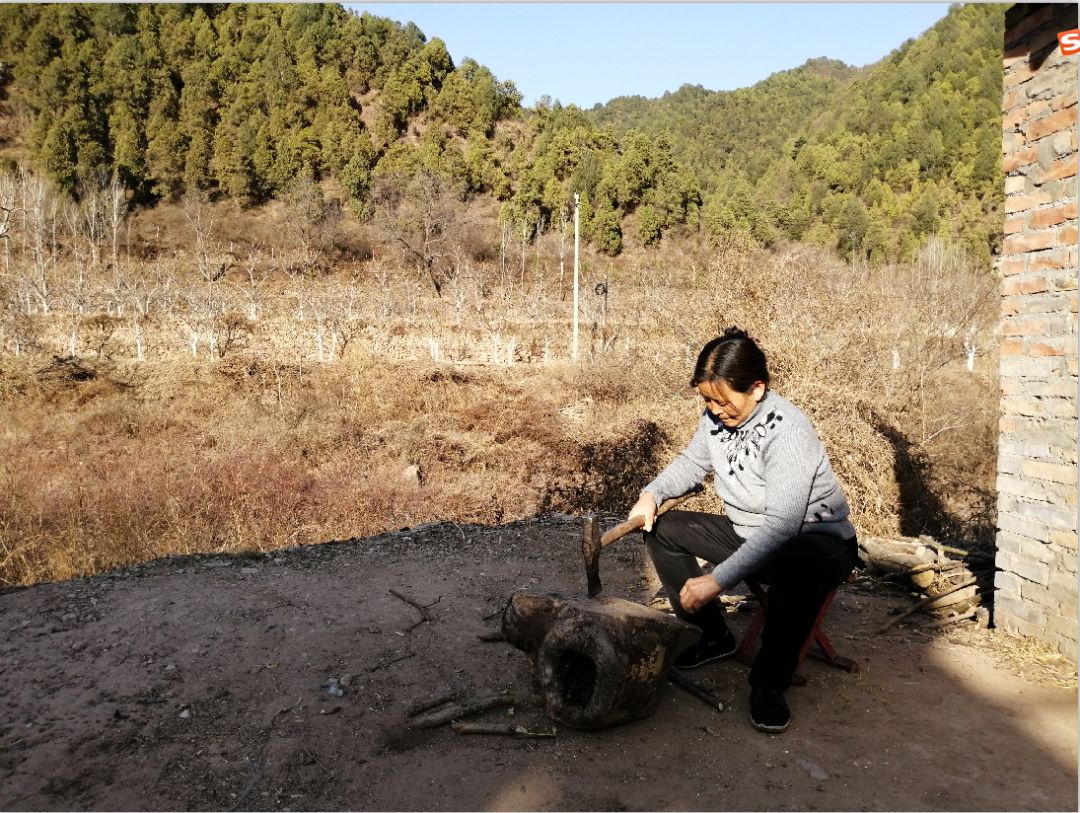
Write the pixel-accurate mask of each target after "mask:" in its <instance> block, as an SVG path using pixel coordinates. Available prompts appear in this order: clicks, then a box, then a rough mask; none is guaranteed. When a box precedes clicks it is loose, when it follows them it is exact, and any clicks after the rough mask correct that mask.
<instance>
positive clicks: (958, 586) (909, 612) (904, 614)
mask: <svg viewBox="0 0 1080 813" xmlns="http://www.w3.org/2000/svg"><path fill="white" fill-rule="evenodd" d="M973 584H975V579H974V578H971V579H968V580H967V581H962V582H960V584H954V585H953V586H952V587H949V588H948V589H946V590H942V591H941V592H940V593H934V594H933V595H930V596H927V597H926V598H924V599H923V600H922V601H920V602H918V603H916V604H914V605H913V606H911V607H910V608H908V609H907V610H904V612H902V613H900V615H897V616H894V617H893V618H890V619H889V620H888V621H887V622H886V623H884V624H882V625H881V626H880V627H878V628H877V629H876V630H874V632H876V633H878V634H879V635H880V634H881V633H883V632H888V631H889V630H890V629H892V628H893V627H894V626H896V625H897V624H899V623H900V622H901V621H903V620H904V619H905V618H907V617H908V616H909V615H912V614H913V613H916V612H918V611H919V610H921V609H922V608H923V607H926V606H927V605H929V604H932V603H933V602H935V601H937V600H938V599H941V598H944V597H945V596H947V595H949V594H950V593H955V592H956V591H957V590H963V589H964V588H965V587H971V586H972V585H973Z"/></svg>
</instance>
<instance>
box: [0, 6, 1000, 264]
mask: <svg viewBox="0 0 1080 813" xmlns="http://www.w3.org/2000/svg"><path fill="white" fill-rule="evenodd" d="M1002 26H1003V6H1000V5H976V4H972V5H968V6H962V7H961V6H957V7H955V8H953V9H952V10H951V11H950V12H949V14H948V16H947V17H946V18H945V19H943V20H942V21H941V22H939V23H938V24H937V25H935V26H934V27H933V28H932V29H931V30H930V31H928V32H927V33H926V34H925V35H924V36H922V37H920V38H919V39H918V40H915V41H909V42H907V43H905V44H904V45H903V46H901V47H900V48H898V49H897V50H896V51H895V52H894V53H892V54H891V55H890V56H889V57H887V58H886V59H884V60H882V61H881V62H880V63H877V64H876V65H873V66H870V67H868V68H866V69H863V70H855V69H852V68H849V67H847V66H845V65H843V64H842V63H839V62H836V61H834V60H829V59H817V60H811V61H810V62H807V63H806V64H805V65H803V66H802V67H800V68H797V69H795V70H791V71H785V72H781V73H778V74H775V75H773V76H771V77H769V78H768V79H766V80H764V81H762V82H760V83H758V84H757V85H755V86H753V87H751V88H745V89H742V90H737V91H733V92H725V93H717V92H713V91H709V90H706V89H704V88H703V87H700V86H686V87H683V88H681V89H680V90H678V91H677V92H674V93H670V94H667V95H665V96H664V97H663V98H661V99H656V100H646V99H643V98H640V97H629V98H621V99H615V100H613V101H612V102H610V103H609V104H608V105H606V106H603V107H598V108H594V109H593V110H591V111H587V112H586V111H582V110H579V109H578V108H576V107H574V106H572V105H571V106H566V107H564V106H562V105H560V104H558V103H554V104H552V103H549V102H547V101H544V102H541V103H539V104H537V105H536V107H534V108H532V109H522V107H521V96H520V94H519V93H518V92H517V90H516V88H515V87H514V85H513V82H512V81H508V80H502V81H500V80H499V79H498V78H496V77H495V76H494V75H493V74H492V73H491V71H490V70H488V69H487V68H485V67H484V66H482V65H480V64H478V63H476V62H475V61H473V60H470V59H466V60H464V61H463V62H462V63H461V64H460V65H454V64H453V61H452V60H451V58H450V56H449V54H448V53H447V50H446V48H445V45H444V44H443V42H442V41H441V40H439V39H437V38H434V39H430V40H428V39H427V38H426V37H425V35H424V33H422V32H421V31H420V30H419V29H417V28H416V27H415V26H414V25H412V24H408V25H403V24H401V23H397V22H393V21H391V20H388V19H384V18H379V17H374V16H371V15H369V14H364V15H356V14H352V13H350V12H348V11H346V10H345V9H343V8H342V7H340V6H336V5H307V4H299V5H247V4H235V5H230V4H218V5H212V4H204V5H197V6H196V5H154V4H148V5H134V4H128V5H121V4H101V5H68V4H59V5H7V6H3V7H0V94H2V95H3V96H6V102H5V104H6V107H7V108H8V110H9V113H8V118H9V119H10V121H8V122H7V123H6V126H5V127H4V128H3V129H2V130H0V132H9V133H11V135H10V136H9V137H8V138H7V140H6V141H3V142H0V151H2V152H0V155H4V156H6V158H7V160H8V161H9V162H10V161H18V162H20V163H25V164H27V165H29V166H30V167H33V168H35V169H37V170H38V171H44V172H45V173H47V174H48V176H49V177H51V178H52V179H53V180H54V181H55V182H56V184H57V185H58V186H59V187H60V188H61V189H62V190H64V191H66V192H67V193H70V194H72V195H75V196H78V194H79V191H80V189H82V188H86V187H88V186H93V185H98V186H100V184H101V179H102V178H108V177H110V176H113V175H115V176H116V177H117V178H118V179H119V181H120V182H121V183H122V184H123V186H124V187H126V188H127V189H128V190H129V194H130V195H131V196H132V198H133V200H134V201H135V202H136V203H138V204H140V205H144V206H150V205H153V204H154V203H155V202H156V201H158V200H168V199H175V198H178V197H180V196H181V195H183V194H184V193H186V192H189V191H199V192H201V193H204V194H205V195H209V196H211V197H230V198H234V199H238V200H240V201H242V202H244V203H245V205H249V204H258V203H261V202H264V201H267V200H269V199H271V198H275V197H288V196H289V195H290V194H291V193H292V192H293V191H294V190H295V189H296V187H297V186H298V185H300V186H301V187H302V186H303V184H304V183H308V184H310V181H311V180H315V181H320V182H323V183H322V186H323V187H324V188H325V187H326V185H327V184H326V182H328V181H333V182H334V184H336V188H337V189H340V190H341V193H342V194H344V195H345V196H346V197H347V198H349V199H350V200H351V201H352V202H353V203H354V209H355V211H356V212H357V213H358V214H359V215H360V216H361V217H370V216H373V215H374V214H375V213H376V212H377V211H379V210H382V211H383V212H384V213H385V212H386V211H390V210H397V209H400V208H401V207H402V206H403V204H404V203H405V202H407V201H410V200H411V201H414V202H417V201H419V203H418V204H417V205H418V206H419V208H423V205H422V204H425V203H426V204H428V205H429V208H430V204H431V202H432V201H433V200H440V201H445V200H449V201H456V202H457V205H459V206H463V205H465V204H466V203H467V202H468V201H469V200H471V199H474V198H476V197H481V198H485V199H488V200H493V201H496V202H497V203H498V204H499V209H498V211H499V212H500V221H501V225H502V227H503V231H504V234H513V235H515V239H519V240H523V241H525V242H529V241H532V240H535V239H536V238H537V237H538V236H539V235H541V234H543V233H544V232H545V231H548V230H551V229H553V228H558V227H560V226H561V225H562V226H564V225H565V223H566V222H567V219H568V212H569V207H570V204H571V201H572V199H573V195H574V193H579V194H580V195H581V197H582V224H583V232H584V235H585V237H586V239H587V240H589V241H591V243H592V244H593V245H594V246H595V247H596V248H598V249H600V250H602V251H604V252H606V253H608V254H617V253H618V252H619V251H620V250H621V249H622V248H623V246H624V244H625V243H627V242H629V243H633V244H638V245H646V246H648V245H655V244H657V243H659V242H660V241H661V239H663V238H664V236H665V235H668V236H673V235H677V234H687V235H690V236H700V237H704V238H707V239H708V240H711V241H713V242H715V243H727V244H735V245H759V246H766V247H767V246H772V245H774V244H776V243H777V242H779V241H782V240H792V241H803V242H810V243H815V244H818V245H822V246H826V247H830V248H835V249H837V250H838V251H839V252H840V253H842V254H843V255H844V256H847V257H852V258H856V257H859V258H866V259H869V260H871V261H874V262H878V261H896V260H906V259H910V258H911V257H913V256H914V254H915V252H916V251H917V250H918V248H919V246H920V245H922V244H923V243H924V242H925V241H926V240H927V239H928V238H929V237H931V236H940V237H944V238H946V239H951V240H954V241H960V242H962V243H963V245H964V246H965V247H966V248H967V250H968V251H969V253H970V254H971V255H972V256H973V257H974V258H976V259H977V260H979V261H980V262H981V263H982V264H984V265H988V263H989V259H990V257H991V254H992V252H993V250H994V248H995V246H996V241H997V240H998V235H999V233H1000V215H999V209H1000V203H1001V194H1002V193H1001V189H1000V184H999V183H998V177H999V152H1000V149H999V141H1000V125H999V122H998V116H999V112H998V111H999V103H1000V94H1001V64H1000V48H1001V39H1002ZM435 33H437V32H435ZM399 226H400V224H399ZM400 228H404V226H400ZM422 244H423V240H420V241H412V242H411V245H412V247H413V251H412V254H413V255H415V257H414V259H415V260H416V261H417V263H418V264H420V265H425V264H427V265H430V264H431V263H432V262H433V259H432V257H431V256H429V254H428V252H426V251H425V250H424V248H423V245H422Z"/></svg>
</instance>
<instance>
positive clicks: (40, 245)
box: [19, 171, 60, 314]
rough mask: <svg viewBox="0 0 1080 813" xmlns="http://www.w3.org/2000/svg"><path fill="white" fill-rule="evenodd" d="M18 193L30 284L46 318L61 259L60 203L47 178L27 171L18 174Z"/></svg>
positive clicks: (51, 301) (50, 307)
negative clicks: (28, 262)
mask: <svg viewBox="0 0 1080 813" xmlns="http://www.w3.org/2000/svg"><path fill="white" fill-rule="evenodd" d="M19 191H20V196H21V198H22V209H23V212H24V223H25V225H26V228H25V229H24V230H23V245H24V249H25V253H27V254H28V255H29V256H30V260H31V264H30V267H29V269H27V270H28V272H29V274H28V278H27V282H28V284H29V288H30V290H31V291H32V292H33V294H34V296H35V298H36V299H37V305H38V307H39V308H40V309H41V312H42V313H44V314H47V313H49V311H50V310H51V309H52V304H53V296H54V292H53V282H54V280H53V277H54V274H55V271H56V264H57V261H58V260H59V258H60V243H59V240H58V238H57V230H58V227H59V220H60V217H59V211H60V201H59V199H58V198H57V196H56V195H55V194H54V193H53V191H52V189H51V188H50V187H49V184H48V182H46V180H45V179H44V178H42V177H39V176H37V175H33V174H31V173H29V172H25V171H21V172H20V174H19Z"/></svg>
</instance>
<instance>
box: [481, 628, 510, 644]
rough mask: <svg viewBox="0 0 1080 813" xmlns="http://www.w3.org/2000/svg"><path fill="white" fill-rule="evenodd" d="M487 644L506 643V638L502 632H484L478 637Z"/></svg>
mask: <svg viewBox="0 0 1080 813" xmlns="http://www.w3.org/2000/svg"><path fill="white" fill-rule="evenodd" d="M476 637H477V638H479V639H480V640H481V641H483V642H484V643H486V644H493V643H498V642H499V641H505V640H506V636H505V635H504V634H503V631H502V630H494V631H493V632H482V633H480V634H479V635H477V636H476Z"/></svg>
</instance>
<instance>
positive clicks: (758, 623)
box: [735, 573, 859, 686]
mask: <svg viewBox="0 0 1080 813" xmlns="http://www.w3.org/2000/svg"><path fill="white" fill-rule="evenodd" d="M854 576H855V574H854V573H852V574H851V576H849V577H848V581H851V580H852V579H853V578H854ZM746 586H747V587H749V588H750V590H751V592H753V594H754V595H755V596H756V597H757V600H758V609H757V612H755V613H754V617H753V618H752V619H750V626H749V627H747V628H746V632H745V633H743V637H742V641H740V642H739V648H738V649H737V650H735V660H737V661H739V663H745V664H746V665H747V666H752V665H753V663H754V655H755V654H756V652H757V643H758V637H759V636H760V635H761V630H762V627H764V626H765V611H766V609H768V606H769V593H768V591H767V590H766V589H765V587H764V586H763V585H762V584H761V582H759V581H757V580H755V579H747V580H746ZM835 596H836V588H833V589H832V590H831V591H829V595H827V596H825V600H824V601H823V602H822V603H821V609H820V610H818V614H817V618H815V619H814V626H813V627H812V628H811V630H810V634H809V635H808V636H807V638H806V642H805V643H804V644H803V646H802V651H800V652H799V661H798V663H797V664H796V665H795V669H796V672H795V674H794V675H792V678H791V682H792V683H794V684H795V685H796V686H802V685H803V684H805V683H806V677H805V676H804V675H802V674H801V673H800V672H799V671H798V669H799V667H800V666H802V663H803V661H804V660H806V656H807V655H812V656H813V657H815V658H817V659H818V660H822V661H825V663H827V664H830V665H832V666H836V667H839V668H840V669H843V670H845V671H847V672H858V671H859V664H858V663H856V662H855V661H853V660H852V659H851V658H845V657H844V656H843V655H840V654H838V653H837V651H836V649H835V647H833V645H832V641H830V640H829V636H828V635H826V634H825V630H824V629H823V628H822V626H821V625H822V622H823V621H824V620H825V614H826V613H827V612H829V607H830V606H831V605H832V602H833V598H834V597H835ZM814 644H817V648H816V649H814V648H813V645H814Z"/></svg>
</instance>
